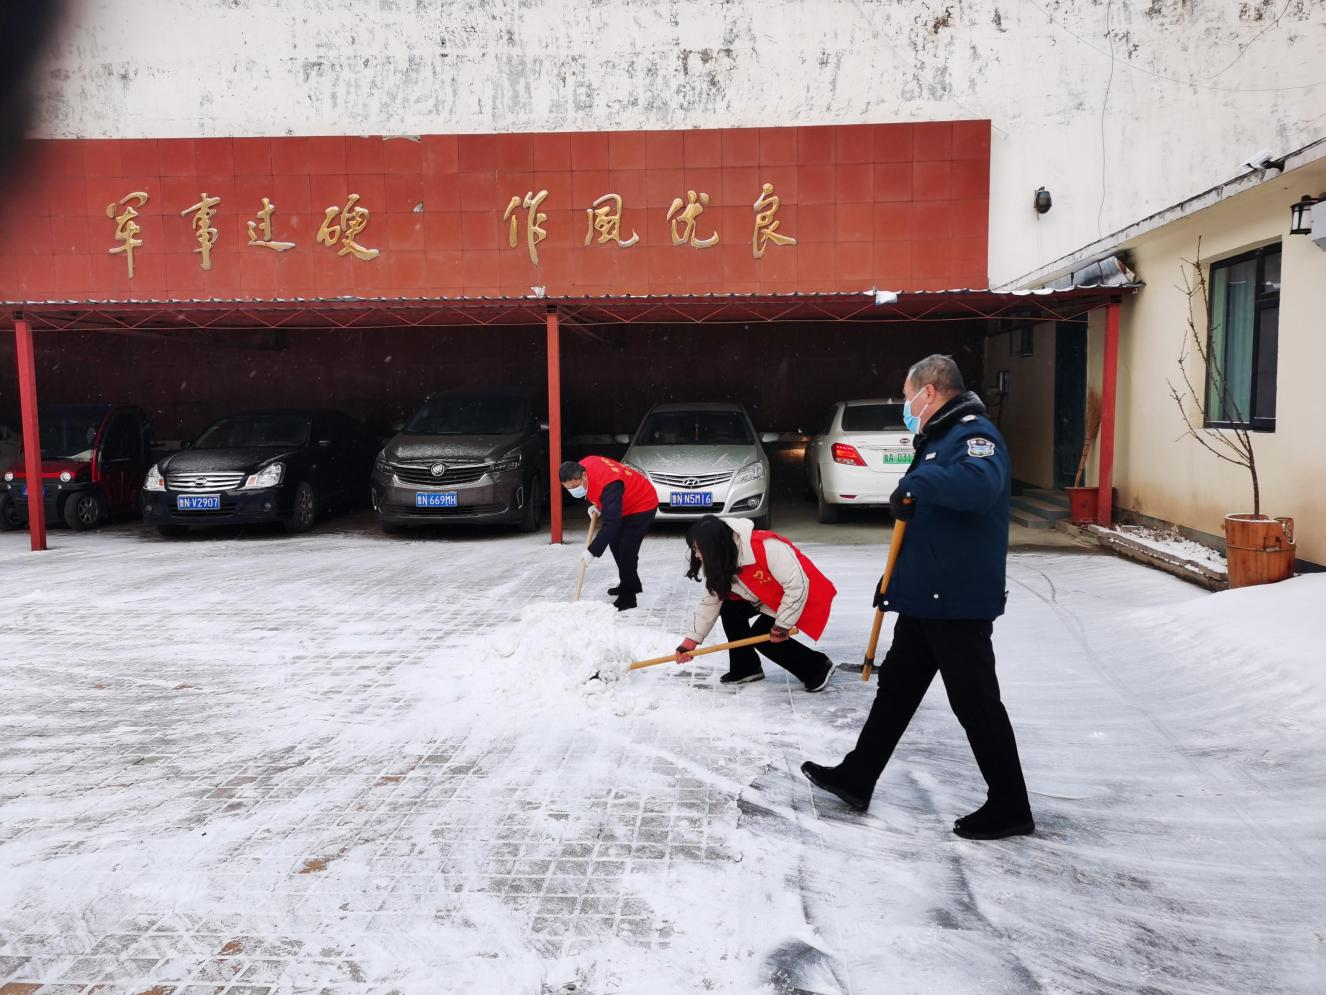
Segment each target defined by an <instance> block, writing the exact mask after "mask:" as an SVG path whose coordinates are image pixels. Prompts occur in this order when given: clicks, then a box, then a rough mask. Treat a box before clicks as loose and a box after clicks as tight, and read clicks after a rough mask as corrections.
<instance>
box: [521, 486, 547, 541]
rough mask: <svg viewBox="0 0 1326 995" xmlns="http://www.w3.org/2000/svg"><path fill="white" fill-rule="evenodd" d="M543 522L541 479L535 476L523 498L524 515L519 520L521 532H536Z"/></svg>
mask: <svg viewBox="0 0 1326 995" xmlns="http://www.w3.org/2000/svg"><path fill="white" fill-rule="evenodd" d="M542 524H543V481H541V480H540V479H539V478H538V477H535V478H534V479H533V480H532V481H531V482H530V485H529V497H527V498H526V499H525V516H524V517H523V518H522V519H521V520H520V531H521V532H537V531H539V526H540V525H542Z"/></svg>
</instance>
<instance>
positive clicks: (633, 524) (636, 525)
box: [557, 456, 658, 612]
mask: <svg viewBox="0 0 1326 995" xmlns="http://www.w3.org/2000/svg"><path fill="white" fill-rule="evenodd" d="M557 475H558V477H559V478H561V481H562V486H563V487H565V488H566V489H567V491H568V492H569V493H570V494H571V496H572V497H577V498H585V499H586V500H588V501H589V517H590V518H591V519H593V518H597V519H599V522H600V528H599V533H598V535H596V536H595V537H594V541H593V542H591V543H590V544H589V546H588V548H586V549H585V551H584V553H582V554H581V555H582V556H583V557H584V558H585V562H586V563H590V562H592V561H594V560H596V559H598V558H599V557H600V556H602V555H603V551H604V550H605V549H610V550H612V558H613V559H614V560H616V561H617V586H616V587H610V588H608V593H609V594H612V595H615V596H616V598H617V600H616V601H614V602H613V606H614V607H615V608H616V609H617V610H618V611H619V612H620V611H626V610H628V609H630V608H634V607H635V604H636V601H635V598H636V595H637V594H639V593H640V592H641V591H642V590H644V588H643V587H642V586H641V584H640V570H639V564H640V544H641V543H643V542H644V541H645V535H646V534H647V533H648V532H649V526H650V525H651V524H653V521H654V515H655V514H657V513H658V494H657V493H655V491H654V485H653V484H651V483H650V482H649V478H648V477H646V476H645V475H644V474H642V473H640V472H639V471H638V470H632V469H631V468H630V467H629V466H623V465H622V464H621V463H618V462H617V461H616V460H610V459H608V458H607V457H606V456H586V457H585V458H584V459H582V460H581V461H580V462H579V463H575V462H571V461H569V460H568V461H567V462H565V463H563V464H562V466H561V469H560V470H559V471H558V474H557Z"/></svg>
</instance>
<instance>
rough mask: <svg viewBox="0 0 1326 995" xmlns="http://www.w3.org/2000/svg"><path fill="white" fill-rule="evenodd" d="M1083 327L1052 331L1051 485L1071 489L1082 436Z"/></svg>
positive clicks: (1065, 325) (1069, 324)
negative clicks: (1052, 420)
mask: <svg viewBox="0 0 1326 995" xmlns="http://www.w3.org/2000/svg"><path fill="white" fill-rule="evenodd" d="M1086 404H1087V324H1086V322H1085V321H1061V322H1058V323H1057V324H1056V325H1055V329H1054V486H1055V487H1056V488H1061V487H1071V486H1072V485H1073V478H1074V477H1075V476H1076V475H1077V464H1078V462H1079V461H1080V460H1081V458H1082V444H1083V442H1084V441H1085V437H1086Z"/></svg>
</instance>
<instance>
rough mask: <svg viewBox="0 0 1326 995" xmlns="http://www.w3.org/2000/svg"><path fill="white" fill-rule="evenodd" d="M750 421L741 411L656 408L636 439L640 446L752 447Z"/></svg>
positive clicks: (753, 441)
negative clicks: (664, 409)
mask: <svg viewBox="0 0 1326 995" xmlns="http://www.w3.org/2000/svg"><path fill="white" fill-rule="evenodd" d="M754 443H755V439H754V438H753V437H752V436H751V430H750V424H749V423H748V422H747V421H746V418H745V416H744V415H743V414H742V413H741V412H740V411H656V412H654V413H653V414H652V415H650V416H649V417H648V418H647V419H646V420H645V423H644V425H642V426H641V427H640V432H639V434H638V435H637V436H636V438H635V444H636V445H637V446H750V445H754Z"/></svg>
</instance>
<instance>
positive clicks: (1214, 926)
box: [0, 524, 1326, 995]
mask: <svg viewBox="0 0 1326 995" xmlns="http://www.w3.org/2000/svg"><path fill="white" fill-rule="evenodd" d="M53 545H54V548H53V549H52V551H50V552H49V553H46V554H41V555H29V554H28V553H27V552H26V537H25V536H19V535H4V536H0V591H3V594H4V601H3V603H4V605H5V606H6V608H5V612H6V614H5V615H4V616H0V646H3V651H4V658H5V661H6V662H5V664H4V667H3V669H2V670H0V693H2V694H3V696H4V701H5V702H6V722H5V724H4V726H3V728H0V991H2V992H5V995H9V993H10V992H15V993H16V992H25V993H26V992H30V991H35V990H36V988H35V987H31V986H36V985H40V984H43V983H45V984H47V985H48V986H49V987H47V988H45V989H42V990H43V991H50V992H71V993H72V992H81V991H84V990H85V989H88V987H89V986H93V985H97V986H98V987H97V988H96V989H95V990H96V991H97V992H99V993H102V995H114V993H137V992H144V991H148V990H152V989H155V990H156V991H158V992H160V993H162V995H164V993H165V992H167V991H174V992H176V993H179V995H185V993H187V995H200V993H202V992H223V991H224V992H227V993H234V995H240V993H247V995H259V993H263V992H270V993H294V992H334V993H338V995H339V993H355V995H358V993H369V992H374V993H383V992H392V991H395V992H400V993H416V992H420V993H436V992H466V993H472V992H500V993H503V995H506V993H525V992H529V993H547V992H569V991H572V990H574V991H576V992H578V993H590V995H599V993H601V995H609V993H631V995H638V993H644V995H652V993H658V995H663V993H667V995H673V993H677V992H721V993H748V992H797V991H800V992H810V993H823V995H830V993H847V992H851V993H857V995H867V993H869V995H874V993H879V992H945V993H963V992H1024V991H1041V992H1047V993H1059V992H1119V993H1124V992H1127V993H1134V992H1155V993H1159V992H1165V993H1206V992H1213V993H1214V992H1272V991H1274V992H1315V991H1321V990H1323V987H1326V900H1323V897H1322V888H1321V882H1322V880H1323V870H1324V868H1323V859H1324V858H1326V828H1324V827H1323V820H1322V819H1321V815H1320V813H1321V808H1322V801H1323V798H1322V785H1323V783H1326V779H1324V777H1323V775H1326V750H1324V749H1323V747H1324V746H1326V742H1323V740H1324V739H1326V733H1324V732H1323V729H1326V721H1324V720H1326V667H1323V666H1322V665H1323V663H1326V655H1324V654H1323V651H1322V649H1321V647H1322V646H1323V644H1326V639H1323V635H1326V633H1323V630H1322V622H1321V605H1322V604H1326V578H1321V577H1307V578H1299V579H1296V580H1293V581H1289V582H1286V583H1285V584H1282V585H1279V586H1278V587H1275V588H1266V589H1258V590H1252V591H1237V592H1229V593H1224V594H1219V595H1207V594H1205V593H1203V592H1202V591H1200V590H1198V589H1196V588H1194V587H1190V586H1188V585H1185V584H1183V583H1182V582H1180V581H1178V580H1175V579H1174V578H1171V577H1169V576H1166V575H1163V574H1160V573H1157V572H1153V571H1150V570H1148V569H1146V568H1145V567H1141V566H1138V565H1135V564H1131V563H1128V562H1125V561H1122V560H1119V559H1115V558H1113V557H1110V556H1107V555H1103V554H1099V553H1095V552H1086V551H1084V552H1080V553H1073V552H1067V553H1058V552H1043V551H1042V552H1020V553H1015V554H1014V555H1013V556H1012V557H1011V558H1010V591H1011V593H1010V599H1009V613H1008V615H1007V616H1006V617H1005V618H1004V619H1003V620H1001V621H1000V622H999V623H998V624H997V626H996V645H997V649H998V652H999V655H1000V661H1001V662H1000V673H1001V678H1002V682H1003V686H1004V690H1005V698H1006V701H1007V703H1008V707H1009V711H1010V714H1011V715H1012V718H1013V722H1014V726H1015V729H1016V730H1017V733H1018V736H1019V742H1020V746H1021V749H1022V753H1023V757H1024V763H1025V766H1026V770H1027V778H1028V782H1029V785H1030V787H1031V788H1032V791H1033V797H1032V801H1033V805H1034V807H1035V809H1036V815H1037V824H1038V832H1037V835H1036V836H1035V837H1034V838H1030V839H1023V840H1016V841H1007V842H998V843H972V842H967V841H962V840H959V839H957V838H956V837H954V836H953V835H952V834H951V832H950V831H949V827H950V825H951V823H952V820H953V818H954V817H955V816H957V815H961V814H963V813H965V812H967V811H969V810H971V809H972V808H974V807H976V806H977V805H978V804H979V803H980V801H981V798H982V794H983V791H982V788H981V784H980V781H979V775H978V774H977V773H976V771H975V769H974V764H973V763H972V761H971V758H970V754H969V752H968V749H967V746H966V743H965V740H964V738H963V736H962V733H961V729H960V728H959V727H958V726H957V723H956V722H955V720H954V719H953V718H952V715H951V714H950V713H949V711H948V709H947V705H946V703H945V701H944V698H943V692H942V689H941V688H939V687H936V688H934V689H932V692H931V694H930V696H929V697H928V698H927V699H926V702H925V703H924V704H923V705H922V708H921V710H920V711H919V712H918V714H917V717H916V720H915V722H914V723H913V726H912V728H911V730H910V731H909V733H908V735H907V737H906V738H905V739H904V740H903V742H902V744H901V745H900V747H899V750H898V754H897V755H896V757H895V760H894V763H893V764H892V765H891V766H890V768H889V770H888V771H887V772H886V774H885V778H884V781H883V782H882V783H881V785H880V788H879V790H878V791H877V793H876V796H875V803H874V805H873V806H872V809H871V811H870V813H869V814H868V815H866V816H857V815H854V814H852V813H850V812H847V811H845V810H844V808H843V807H842V806H841V805H839V804H838V803H837V802H836V801H835V800H834V799H832V798H830V797H828V796H825V795H823V794H816V793H813V792H812V791H811V790H810V788H809V786H808V785H807V784H806V783H805V781H804V780H803V779H802V778H801V776H800V774H799V772H798V771H797V767H798V765H799V763H800V762H801V760H803V759H806V758H810V759H816V760H820V761H834V760H836V759H837V758H838V757H839V756H840V755H841V753H842V752H843V751H844V750H846V749H847V748H849V747H850V746H851V744H852V742H853V741H854V739H855V734H856V731H857V729H858V728H859V726H860V723H861V720H862V717H863V715H864V713H865V710H866V709H867V708H868V706H869V703H870V698H871V695H872V694H873V690H874V689H873V687H871V686H869V685H864V684H862V683H861V681H860V679H859V675H858V674H855V673H852V672H848V671H840V672H839V674H838V675H837V676H836V677H835V680H834V683H832V684H831V685H830V686H829V688H828V690H827V691H826V692H825V693H823V694H821V695H807V694H805V693H804V692H802V691H801V689H800V685H799V684H798V683H796V682H788V681H787V680H785V679H784V676H783V674H782V672H781V671H779V670H778V669H777V668H776V667H774V666H772V665H768V666H767V668H766V669H767V672H768V673H769V676H770V680H767V681H765V682H764V683H762V684H753V685H747V686H744V687H741V688H737V689H728V688H722V687H720V686H719V685H718V684H717V677H718V676H719V674H721V673H722V672H723V670H724V669H725V658H724V656H723V655H722V654H716V655H714V656H710V657H704V658H701V659H698V660H696V661H695V662H694V663H693V664H690V665H688V666H685V667H677V666H675V665H672V664H665V665H662V666H658V667H652V668H649V669H645V670H640V671H636V672H628V671H626V669H625V665H626V664H627V663H628V662H629V661H630V660H631V659H634V658H637V657H646V656H656V655H661V654H663V653H666V652H668V651H669V650H670V649H671V648H672V647H673V646H674V645H675V644H676V642H677V639H678V636H679V634H680V632H681V631H682V629H683V626H684V623H685V621H686V619H687V618H688V617H689V612H690V610H691V608H692V606H693V603H694V600H695V598H696V597H697V596H698V593H699V589H698V587H697V586H696V585H695V584H693V583H691V582H689V581H687V580H686V579H685V578H684V577H683V576H682V573H683V570H684V566H683V558H682V550H681V539H680V538H679V537H678V536H677V534H676V533H675V532H672V533H663V534H660V535H656V536H653V537H651V538H650V540H649V541H648V543H647V545H646V547H645V551H644V557H643V561H642V574H643V576H644V578H645V582H646V584H647V587H648V589H647V591H646V593H645V595H644V596H643V598H642V608H641V609H640V610H639V611H637V612H633V613H630V614H628V615H623V616H618V615H616V613H614V612H612V611H611V610H610V609H609V608H608V607H607V606H606V605H604V604H603V603H602V601H603V595H602V594H601V593H600V592H601V591H602V589H603V588H604V587H606V586H607V585H608V584H609V583H611V581H612V580H613V579H614V578H613V577H612V576H611V575H610V570H609V569H608V568H606V567H599V566H596V567H594V568H593V569H592V570H591V573H590V580H589V583H588V584H587V585H586V591H587V595H586V597H587V601H586V602H585V603H581V604H578V605H571V604H569V603H568V602H569V599H570V597H571V593H572V591H573V590H574V581H575V573H576V567H577V565H578V552H579V551H578V549H577V548H576V547H575V545H574V543H572V544H571V545H568V546H566V547H562V548H553V547H548V546H547V545H545V544H544V543H543V542H542V541H541V540H539V539H538V538H537V537H516V536H510V535H506V534H503V533H490V532H483V533H469V532H455V533H443V534H441V535H425V536H420V537H411V538H409V539H404V540H401V539H392V538H387V537H383V536H380V535H377V534H374V533H372V532H366V531H359V530H358V529H356V528H354V527H352V526H342V527H337V526H336V525H335V524H333V525H332V526H331V527H330V528H324V529H323V530H320V531H319V532H317V533H314V534H312V535H308V536H301V537H285V536H282V535H279V534H276V533H271V534H268V533H265V532H264V533H259V532H255V533H250V534H244V535H241V536H235V535H227V534H222V535H220V536H213V537H198V538H191V539H189V540H187V541H184V542H163V541H159V540H157V539H156V538H155V537H151V536H149V535H147V534H145V533H142V532H141V531H140V530H138V529H137V528H135V527H123V528H117V529H113V530H109V531H104V532H98V533H91V534H69V533H65V532H56V533H53ZM805 548H806V551H807V552H808V553H809V554H810V555H811V556H812V557H813V558H814V559H815V560H816V562H817V563H819V564H820V566H821V567H822V568H824V569H825V570H826V572H827V573H828V574H829V575H830V576H831V577H832V578H833V579H834V580H835V582H836V583H837V585H838V587H839V589H840V591H842V592H843V593H842V595H841V596H840V599H839V603H838V605H837V606H836V607H835V612H834V618H833V621H832V623H831V625H830V628H829V630H828V632H826V634H825V640H824V643H823V645H824V647H825V648H826V649H827V651H828V652H829V653H830V654H831V655H833V656H834V657H835V658H836V659H838V660H839V661H847V662H856V661H858V660H859V659H860V653H861V649H862V646H863V645H864V642H865V637H866V633H867V630H868V625H869V621H870V612H869V608H868V598H867V593H868V591H869V588H870V585H871V584H872V583H873V582H874V581H875V579H876V578H877V577H878V575H879V569H880V564H881V562H882V559H883V552H882V549H881V548H880V547H870V546H865V547H862V546H836V545H827V544H824V543H807V544H806V546H805ZM595 673H597V674H598V677H597V678H596V677H594V676H593V675H594V674H595ZM25 986H27V987H25ZM158 986H159V987H158ZM572 986H574V988H573V987H572Z"/></svg>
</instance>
